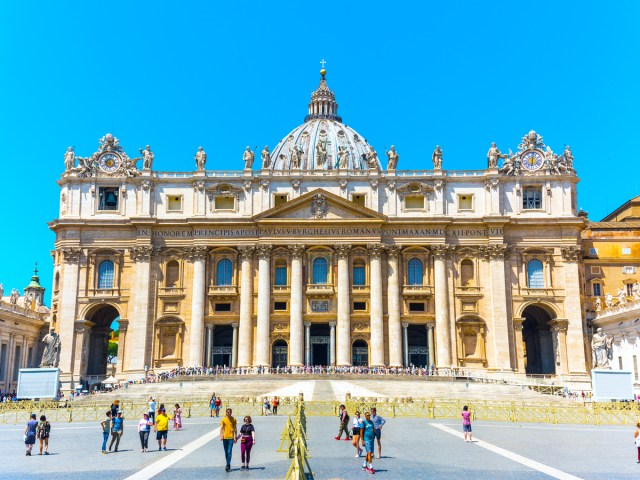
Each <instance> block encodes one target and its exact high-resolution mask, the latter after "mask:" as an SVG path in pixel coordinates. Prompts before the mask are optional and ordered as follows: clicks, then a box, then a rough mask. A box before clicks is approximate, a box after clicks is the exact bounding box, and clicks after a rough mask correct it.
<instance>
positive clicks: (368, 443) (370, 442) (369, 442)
mask: <svg viewBox="0 0 640 480" xmlns="http://www.w3.org/2000/svg"><path fill="white" fill-rule="evenodd" d="M364 449H365V451H366V452H367V453H373V438H372V439H371V440H365V441H364Z"/></svg>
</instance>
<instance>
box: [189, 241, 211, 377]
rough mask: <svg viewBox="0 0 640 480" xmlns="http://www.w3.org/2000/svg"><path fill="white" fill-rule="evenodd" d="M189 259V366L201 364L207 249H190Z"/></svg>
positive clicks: (201, 247)
mask: <svg viewBox="0 0 640 480" xmlns="http://www.w3.org/2000/svg"><path fill="white" fill-rule="evenodd" d="M188 254H189V259H190V260H191V261H192V262H193V286H192V289H191V295H192V296H191V334H190V335H189V365H190V366H200V365H202V364H203V353H202V347H203V345H204V298H205V295H206V292H205V286H206V276H205V258H206V257H207V247H203V246H199V247H191V248H190V249H189V251H188Z"/></svg>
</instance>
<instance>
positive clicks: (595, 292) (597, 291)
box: [593, 283, 602, 297]
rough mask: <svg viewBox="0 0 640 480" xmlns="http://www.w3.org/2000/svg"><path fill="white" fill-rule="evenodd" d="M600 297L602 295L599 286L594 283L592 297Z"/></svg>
mask: <svg viewBox="0 0 640 480" xmlns="http://www.w3.org/2000/svg"><path fill="white" fill-rule="evenodd" d="M601 295H602V289H601V285H600V284H599V283H594V284H593V296H594V297H599V296H601Z"/></svg>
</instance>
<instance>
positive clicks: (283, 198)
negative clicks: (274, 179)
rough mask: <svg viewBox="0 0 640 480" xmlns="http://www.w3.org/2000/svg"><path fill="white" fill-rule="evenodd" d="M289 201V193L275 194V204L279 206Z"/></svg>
mask: <svg viewBox="0 0 640 480" xmlns="http://www.w3.org/2000/svg"><path fill="white" fill-rule="evenodd" d="M288 201H289V195H287V194H277V195H274V196H273V206H274V207H279V206H280V205H283V204H285V203H287V202H288Z"/></svg>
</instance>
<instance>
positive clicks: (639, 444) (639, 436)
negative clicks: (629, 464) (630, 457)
mask: <svg viewBox="0 0 640 480" xmlns="http://www.w3.org/2000/svg"><path fill="white" fill-rule="evenodd" d="M633 438H634V441H635V442H636V448H637V449H638V461H637V462H636V463H640V422H638V423H636V431H635V432H634V433H633Z"/></svg>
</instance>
